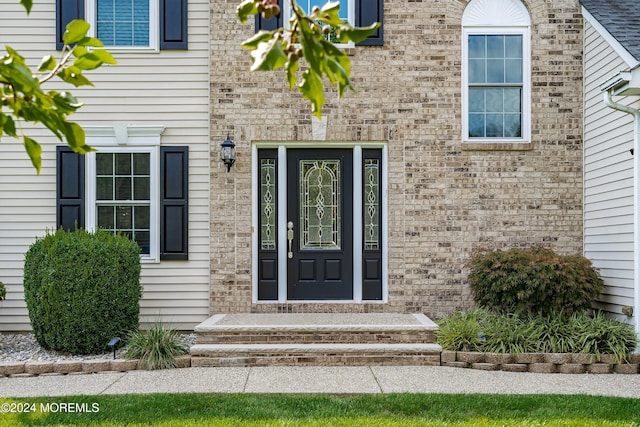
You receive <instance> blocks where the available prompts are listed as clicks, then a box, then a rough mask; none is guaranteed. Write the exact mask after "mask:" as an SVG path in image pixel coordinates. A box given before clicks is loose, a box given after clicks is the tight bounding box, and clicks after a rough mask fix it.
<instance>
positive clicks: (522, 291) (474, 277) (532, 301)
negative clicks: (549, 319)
mask: <svg viewBox="0 0 640 427" xmlns="http://www.w3.org/2000/svg"><path fill="white" fill-rule="evenodd" d="M468 267H469V268H470V273H469V285H470V287H471V292H472V295H473V299H474V301H475V302H476V304H478V305H479V306H480V307H485V308H488V309H490V310H494V311H498V312H502V313H520V314H540V315H543V316H545V315H551V314H552V313H564V314H565V315H571V314H572V313H573V312H578V311H585V310H587V309H589V308H591V304H592V302H593V300H594V299H595V298H596V297H597V296H598V294H600V292H602V289H603V288H604V283H603V281H602V279H601V278H600V275H599V274H598V272H597V271H596V270H595V268H594V267H593V266H592V265H591V261H589V260H588V259H587V258H585V257H583V256H582V255H558V254H556V253H555V252H553V251H552V250H551V249H545V248H531V249H511V250H507V251H476V252H474V253H473V254H472V256H471V259H470V260H469V263H468Z"/></svg>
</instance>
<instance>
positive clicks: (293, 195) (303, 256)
mask: <svg viewBox="0 0 640 427" xmlns="http://www.w3.org/2000/svg"><path fill="white" fill-rule="evenodd" d="M287 221H288V223H287V245H288V247H287V256H288V259H287V282H288V283H287V292H288V294H287V299H290V300H343V299H344V300H349V299H353V154H352V150H349V149H290V150H288V151H287Z"/></svg>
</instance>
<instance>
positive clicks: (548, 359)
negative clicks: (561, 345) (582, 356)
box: [544, 353, 571, 365]
mask: <svg viewBox="0 0 640 427" xmlns="http://www.w3.org/2000/svg"><path fill="white" fill-rule="evenodd" d="M544 361H545V363H555V364H556V365H562V364H564V363H571V353H544Z"/></svg>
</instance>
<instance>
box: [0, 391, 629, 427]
mask: <svg viewBox="0 0 640 427" xmlns="http://www.w3.org/2000/svg"><path fill="white" fill-rule="evenodd" d="M7 403H8V404H9V406H10V407H11V408H10V409H14V410H15V409H20V407H21V406H23V407H22V409H23V410H30V411H31V410H32V411H33V412H25V413H21V414H18V413H8V412H7V411H6V409H7V405H6V404H7ZM0 404H4V405H2V408H3V412H4V413H2V414H0V425H2V426H12V427H13V426H50V425H62V426H65V425H73V426H122V425H140V426H148V425H157V426H180V427H182V426H366V427H374V426H469V427H471V426H505V425H506V426H576V427H584V426H635V427H637V426H639V425H640V400H639V399H625V398H613V397H590V396H560V395H539V396H534V395H527V396H501V395H438V394H392V395H353V396H348V395H338V396H334V395H255V394H236V395H217V394H213V395H212V394H153V395H118V396H74V397H55V398H42V397H40V398H21V399H0ZM69 404H71V405H69ZM25 405H26V407H25ZM65 405H66V406H65ZM71 409H73V410H75V411H76V412H70V410H71Z"/></svg>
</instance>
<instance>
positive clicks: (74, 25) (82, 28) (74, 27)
mask: <svg viewBox="0 0 640 427" xmlns="http://www.w3.org/2000/svg"><path fill="white" fill-rule="evenodd" d="M88 31H89V23H88V22H87V21H83V20H81V19H74V20H73V21H71V22H69V24H67V30H66V31H65V32H64V35H63V36H62V41H63V42H64V44H66V45H71V44H73V43H77V42H79V41H80V40H82V39H83V38H85V37H86V35H87V32H88Z"/></svg>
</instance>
